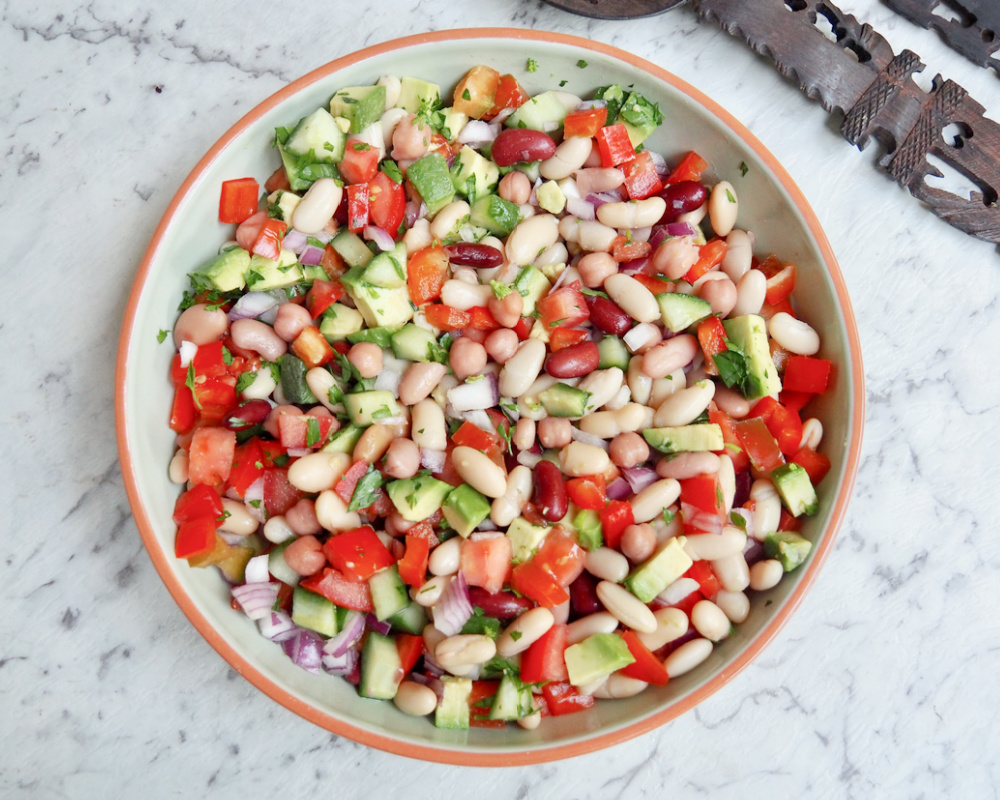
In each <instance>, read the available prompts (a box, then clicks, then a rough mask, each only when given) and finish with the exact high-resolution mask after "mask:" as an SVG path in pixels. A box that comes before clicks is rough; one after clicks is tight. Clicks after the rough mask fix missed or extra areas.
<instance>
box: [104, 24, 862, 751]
mask: <svg viewBox="0 0 1000 800" xmlns="http://www.w3.org/2000/svg"><path fill="white" fill-rule="evenodd" d="M495 38H500V39H520V40H524V41H542V42H546V43H555V44H564V45H568V46H572V47H575V48H581V49H587V50H591V51H594V52H597V53H601V54H604V55H606V56H610V57H612V58H615V59H617V60H619V61H623V62H625V63H627V64H630V65H631V66H633V67H635V68H637V69H639V70H642V71H644V72H647V73H650V74H652V75H654V76H656V77H657V78H659V79H660V80H662V81H664V82H665V83H668V84H670V85H671V86H672V87H673V88H674V89H676V90H677V91H679V92H680V93H681V94H683V95H686V96H687V97H690V98H691V99H693V100H695V101H697V102H698V103H700V104H701V106H702V107H703V108H705V109H706V110H707V111H708V112H710V113H711V114H712V115H714V116H715V117H717V118H718V119H719V120H720V121H721V122H722V123H723V124H724V125H725V126H727V127H728V128H730V129H731V130H732V131H734V132H735V133H737V134H738V135H739V136H740V138H741V139H742V140H743V142H744V143H745V144H746V145H747V146H748V147H750V148H751V149H752V150H753V151H754V152H755V153H756V154H757V156H758V157H759V158H760V159H761V160H762V161H763V162H764V163H766V164H767V166H768V168H769V169H770V171H771V173H772V175H773V176H774V178H775V179H776V180H777V182H778V183H779V184H780V185H781V186H782V188H783V189H784V190H785V191H786V192H787V193H788V194H789V196H790V197H791V199H792V201H793V202H794V204H795V206H796V208H797V209H798V211H799V213H800V214H801V215H802V217H803V218H804V220H805V222H806V225H807V227H808V229H809V232H810V234H811V235H812V237H813V240H814V241H815V243H816V246H817V247H818V249H819V251H820V253H821V254H822V257H823V261H824V262H825V264H826V266H827V268H828V270H829V275H830V279H831V280H832V282H833V285H834V288H835V290H836V295H837V299H838V301H839V305H840V309H841V311H842V314H843V322H844V327H845V329H846V333H847V344H848V353H849V355H850V360H851V364H850V374H851V381H852V385H853V389H854V391H853V396H852V399H853V406H854V407H853V413H852V414H851V419H850V420H849V425H850V438H849V440H848V442H847V455H846V458H845V464H844V478H843V484H842V485H841V487H840V492H839V493H838V495H837V498H836V501H835V503H834V508H833V510H832V513H831V515H830V523H829V526H828V527H827V529H826V530H825V531H824V536H823V538H822V541H821V542H820V543H819V545H818V547H817V548H816V550H815V551H814V553H813V555H812V557H811V558H810V560H809V563H808V564H807V566H806V568H805V573H804V574H803V575H802V577H801V578H800V580H799V582H798V584H797V585H796V587H795V588H794V590H793V591H792V593H791V594H790V595H789V597H788V599H787V600H786V601H785V604H784V606H783V607H782V608H781V610H780V611H779V612H778V613H777V614H776V615H775V617H774V618H773V619H772V620H771V621H770V622H769V623H768V624H767V625H766V626H765V627H764V628H763V630H762V631H761V632H760V634H758V635H757V636H756V637H755V638H754V640H753V641H752V642H751V643H750V644H749V645H748V646H747V647H746V648H745V649H744V650H743V651H742V652H741V653H739V654H738V655H737V657H736V658H735V659H734V660H733V661H732V662H730V663H729V664H728V665H727V666H726V668H725V669H723V670H722V671H720V672H719V673H718V674H717V675H715V676H714V677H713V678H711V679H710V680H708V681H706V683H704V684H703V685H702V686H700V687H698V688H697V689H695V690H694V691H692V692H691V693H690V694H688V695H686V696H684V697H681V698H679V699H678V700H677V701H676V702H673V703H671V704H670V705H669V706H667V707H666V708H664V709H662V710H660V711H658V712H656V713H654V714H651V715H649V716H648V717H645V718H643V719H640V720H637V721H635V722H633V723H630V724H628V725H626V726H623V727H621V728H619V729H616V730H613V731H609V732H606V733H598V734H597V735H595V736H593V737H591V738H588V739H584V740H577V741H573V742H571V743H568V744H563V745H554V746H544V745H541V746H539V747H536V748H532V749H529V750H503V751H496V752H488V751H482V750H462V749H452V748H449V747H434V746H429V745H420V744H413V743H410V742H406V741H402V740H399V739H394V738H392V737H390V736H385V735H382V734H378V733H373V732H371V731H368V730H365V729H363V728H359V727H356V726H355V725H353V724H351V723H350V722H347V721H345V720H343V719H340V718H339V717H336V716H334V715H331V714H328V713H326V712H323V711H320V710H318V709H317V708H315V707H314V706H311V705H309V704H308V703H306V702H303V701H302V700H300V699H299V698H298V697H296V696H294V695H293V694H291V693H290V692H287V691H285V690H284V689H282V688H281V687H280V686H278V685H277V684H276V683H275V682H274V681H273V680H272V679H270V678H269V677H267V676H266V675H264V674H263V673H262V672H261V671H260V669H258V668H257V667H256V666H254V665H253V664H252V663H250V662H249V661H248V660H247V659H246V658H244V657H243V656H242V655H241V654H240V653H238V652H237V651H236V649H235V648H234V647H233V646H232V645H230V644H229V643H228V642H227V641H226V640H225V639H224V638H223V637H222V636H221V635H220V634H219V632H218V631H217V630H216V629H215V628H214V627H213V626H212V624H211V623H210V622H209V621H208V620H207V619H206V618H205V617H204V616H203V615H202V614H201V612H200V611H199V610H198V609H197V608H196V607H195V605H194V603H193V601H192V600H191V598H190V597H188V595H187V593H186V592H185V590H184V588H183V587H182V586H181V584H180V582H179V580H178V579H177V576H176V575H175V574H174V572H173V569H172V563H171V559H170V558H169V556H167V555H166V554H165V553H164V552H163V550H162V548H161V547H160V545H159V542H158V541H157V539H156V537H155V535H154V533H153V528H152V524H151V522H150V519H149V516H148V515H147V513H146V509H145V507H144V505H143V503H142V502H141V498H140V497H139V492H138V487H137V482H136V477H135V475H134V467H133V463H132V455H131V450H130V447H129V438H128V431H127V430H126V424H125V422H126V402H125V385H126V374H127V369H128V355H129V351H130V349H131V345H132V336H133V330H132V329H133V326H134V324H135V319H136V311H137V307H138V304H139V298H140V296H141V294H142V290H143V288H144V286H145V283H146V279H147V277H148V274H149V271H150V267H151V265H152V262H153V260H154V258H155V256H156V254H157V252H158V250H159V247H160V241H161V239H162V238H163V236H164V234H165V233H166V231H167V228H168V227H169V226H170V223H171V220H172V219H173V217H174V215H175V213H176V212H177V209H178V206H179V205H180V204H181V202H182V201H183V200H184V198H185V197H186V195H187V193H188V191H189V190H190V189H191V187H192V186H193V184H194V183H195V182H196V181H197V180H198V179H199V177H200V176H201V174H202V172H204V171H205V170H206V169H207V168H208V166H209V165H210V164H211V163H212V162H213V161H215V159H216V158H217V157H218V156H219V154H220V153H221V152H222V151H223V150H225V149H226V148H227V147H228V146H229V145H230V143H231V142H232V141H233V140H234V139H235V138H236V137H238V136H239V135H240V134H241V133H242V132H243V130H244V129H245V128H246V127H248V126H249V125H250V124H251V123H253V122H254V121H255V120H257V119H258V118H259V117H260V116H261V115H263V114H264V113H265V112H267V111H270V110H271V109H272V108H274V107H275V106H277V105H278V104H280V103H282V102H283V101H284V100H286V99H288V98H289V97H291V96H293V95H294V94H296V93H297V92H299V91H301V90H302V89H304V88H306V87H307V86H310V85H311V84H313V83H315V82H316V81H319V80H322V79H324V78H326V77H327V76H329V75H331V74H332V73H334V72H336V71H338V70H340V69H343V68H345V67H348V66H351V65H353V64H355V63H357V62H359V61H363V60H366V59H369V58H372V57H374V56H378V55H382V54H384V53H388V52H392V51H394V50H400V49H403V48H406V47H411V46H414V45H422V44H428V43H433V42H441V41H449V42H450V41H454V40H456V39H495ZM115 390H116V391H115V418H116V420H115V424H116V431H117V437H118V455H119V459H120V461H121V464H122V475H123V478H124V481H125V489H126V492H127V494H128V498H129V503H130V505H131V507H132V511H133V514H134V517H135V521H136V525H137V527H138V528H139V532H140V534H141V535H142V538H143V542H144V543H145V545H146V550H147V552H148V553H149V555H150V558H151V559H152V561H153V565H154V566H155V567H156V571H157V572H158V573H159V575H160V578H161V579H162V580H163V582H164V584H165V585H166V587H167V589H168V591H169V592H170V594H171V595H172V596H173V598H174V600H175V601H176V603H177V605H178V606H180V609H181V611H182V612H183V613H184V615H185V616H186V617H187V618H188V620H189V621H190V622H191V623H192V624H193V625H194V627H195V628H196V629H197V630H198V632H199V633H200V634H201V635H202V636H203V637H204V638H205V639H206V640H207V641H208V643H209V644H210V645H211V646H212V647H213V648H214V649H215V650H216V651H217V652H218V653H219V655H221V656H222V657H223V658H224V659H225V660H226V661H227V662H228V663H229V664H230V665H231V666H232V667H233V668H234V669H235V670H236V671H237V672H238V673H239V674H240V675H242V676H243V677H244V678H246V679H247V680H248V681H250V683H252V684H253V685H254V686H255V687H257V688H258V689H260V690H261V691H262V692H264V693H265V694H266V695H267V696H269V697H270V698H271V699H273V700H275V701H277V702H278V703H280V704H281V705H283V706H285V707H286V708H287V709H289V710H290V711H293V712H295V713H296V714H298V715H299V716H301V717H303V718H305V719H307V720H309V721H310V722H312V723H314V724H316V725H318V726H319V727H321V728H325V729H326V730H329V731H331V732H332V733H335V734H337V735H340V736H344V737H346V738H349V739H351V740H353V741H356V742H359V743H360V744H364V745H367V746H369V747H374V748H377V749H379V750H384V751H387V752H390V753H394V754H397V755H402V756H407V757H409V758H415V759H423V760H428V761H435V762H440V763H447V764H456V765H462V766H493V767H496V766H518V765H525V764H537V763H543V762H548V761H555V760H559V759H564V758H570V757H573V756H578V755H583V754H585V753H590V752H593V751H595V750H599V749H604V748H606V747H611V746H614V745H616V744H620V743H622V742H624V741H627V740H628V739H631V738H633V737H635V736H639V735H641V734H643V733H647V732H649V731H651V730H653V729H655V728H658V727H660V726H662V725H664V724H665V723H667V722H669V721H670V720H672V719H674V718H676V717H678V716H680V715H681V714H684V713H686V712H688V711H690V710H691V709H692V708H694V707H695V706H696V705H698V704H699V703H700V702H701V701H702V700H704V699H706V698H707V697H709V696H710V695H712V694H714V693H715V692H716V691H718V690H719V689H720V688H722V686H724V685H725V684H726V683H728V682H729V681H730V680H731V679H732V678H734V677H735V676H736V675H737V674H738V673H740V672H741V671H742V670H743V669H744V668H745V667H746V666H747V665H748V664H749V663H750V662H751V661H753V660H754V659H755V658H756V657H757V655H758V654H759V653H760V651H761V650H763V649H764V648H765V647H766V646H767V645H768V644H769V643H770V642H771V641H772V640H773V639H774V637H775V636H776V635H777V634H778V632H779V631H780V630H781V628H782V627H783V626H784V625H785V623H786V622H787V621H788V619H789V617H790V616H791V615H792V613H793V612H794V611H795V609H796V608H797V607H798V605H799V604H800V603H801V601H802V599H803V597H804V596H805V593H806V591H807V590H808V589H809V588H810V586H811V585H812V583H813V581H814V580H815V579H816V576H817V575H818V573H819V570H820V568H821V567H822V565H823V563H824V562H825V561H826V558H827V556H828V555H829V551H830V550H831V548H832V546H833V542H834V540H835V538H836V534H837V531H838V530H839V528H840V525H841V523H842V521H843V518H844V515H845V514H846V510H847V505H848V501H849V499H850V496H851V494H852V492H853V488H854V482H855V479H856V477H857V471H858V464H859V460H860V454H861V435H862V429H863V422H864V408H865V394H864V370H863V367H862V362H861V345H860V338H859V336H858V330H857V323H856V321H855V319H854V314H853V311H852V309H851V304H850V299H849V296H848V292H847V286H846V284H845V283H844V278H843V275H842V274H841V271H840V268H839V266H838V264H837V260H836V257H835V256H834V254H833V250H832V248H831V247H830V243H829V241H828V240H827V238H826V235H825V234H824V232H823V230H822V228H821V226H820V224H819V220H818V218H817V217H816V214H815V212H814V211H813V210H812V208H811V207H810V205H809V203H808V201H807V200H806V198H805V196H804V195H803V194H802V192H801V191H800V190H799V188H798V187H797V186H796V185H795V183H794V182H793V181H792V179H791V177H790V176H789V175H788V173H787V172H786V171H785V170H784V168H783V167H782V166H781V164H780V163H779V162H778V160H777V159H776V158H775V157H774V156H773V155H772V154H771V153H770V152H769V151H768V150H767V148H766V147H764V145H763V144H762V143H761V142H760V141H759V140H758V139H757V138H756V137H755V136H754V135H753V134H752V133H751V132H750V131H749V130H748V129H747V128H746V127H745V126H744V125H743V124H742V123H741V122H739V121H738V120H737V119H736V118H735V117H733V116H732V115H731V114H730V113H729V112H728V111H726V110H725V109H724V108H722V107H721V106H720V105H719V104H718V103H716V102H715V101H714V100H712V99H711V98H710V97H708V96H707V95H705V94H704V93H702V92H701V91H699V90H698V89H696V88H694V87H693V86H691V85H690V84H688V83H687V82H686V81H683V80H681V79H680V78H678V77H677V76H675V75H673V74H672V73H670V72H668V71H666V70H664V69H663V68H661V67H659V66H657V65H655V64H653V63H651V62H649V61H646V60H645V59H643V58H640V57H639V56H636V55H633V54H631V53H628V52H625V51H623V50H620V49H618V48H616V47H612V46H610V45H606V44H603V43H602V42H597V41H593V40H590V39H581V38H578V37H576V36H571V35H567V34H561V33H551V32H544V31H534V30H524V29H519V28H460V29H455V30H444V31H435V32H432V33H422V34H416V35H413V36H407V37H403V38H401V39H394V40H392V41H389V42H384V43H382V44H378V45H373V46H371V47H367V48H365V49H363V50H359V51H357V52H354V53H351V54H349V55H346V56H343V57H341V58H338V59H336V60H334V61H331V62H329V63H328V64H325V65H324V66H322V67H319V68H318V69H315V70H313V71H312V72H310V73H308V74H306V75H304V76H303V77H301V78H299V79H298V80H296V81H294V82H293V83H291V84H289V85H288V86H286V87H285V88H283V89H281V90H279V91H278V92H276V93H275V94H273V95H271V96H270V97H269V98H267V99H266V100H264V101H263V102H262V103H260V104H259V105H258V106H256V107H255V108H254V109H253V110H252V111H250V112H249V113H247V114H246V115H245V116H244V117H243V118H242V119H240V120H239V121H238V122H237V123H236V124H235V125H234V126H233V127H231V128H230V129H229V130H228V131H227V132H226V133H225V134H224V135H223V136H222V137H221V138H220V139H219V141H218V142H216V143H215V145H213V147H212V148H211V149H210V150H209V151H208V152H207V153H206V154H205V155H204V157H202V159H201V160H200V161H199V162H198V163H197V165H196V166H195V167H194V169H193V170H192V171H191V173H190V174H189V175H188V176H187V178H186V179H185V180H184V183H183V184H181V186H180V188H179V189H178V190H177V193H176V194H175V195H174V197H173V199H172V200H171V202H170V205H169V206H168V207H167V210H166V213H165V214H164V216H163V218H162V219H161V221H160V224H159V225H158V226H157V228H156V232H155V233H154V234H153V238H152V241H151V242H150V244H149V247H148V248H147V250H146V253H145V255H144V256H143V259H142V263H141V265H140V267H139V271H138V273H137V275H136V278H135V282H134V283H133V287H132V291H131V293H130V295H129V300H128V306H127V307H126V310H125V317H124V320H123V323H122V332H121V338H120V342H119V347H118V356H117V366H116V375H115Z"/></svg>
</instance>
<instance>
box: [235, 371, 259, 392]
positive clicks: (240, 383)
mask: <svg viewBox="0 0 1000 800" xmlns="http://www.w3.org/2000/svg"><path fill="white" fill-rule="evenodd" d="M256 379H257V373H256V372H254V371H253V370H247V371H246V372H241V373H240V376H239V377H238V378H237V379H236V394H241V393H242V392H243V391H245V390H246V389H248V388H250V384H252V383H253V382H254V381H255V380H256Z"/></svg>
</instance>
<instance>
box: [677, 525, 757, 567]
mask: <svg viewBox="0 0 1000 800" xmlns="http://www.w3.org/2000/svg"><path fill="white" fill-rule="evenodd" d="M746 543H747V535H746V534H745V533H744V532H743V531H741V530H740V529H739V528H737V527H736V526H735V525H724V526H723V527H722V533H695V534H692V535H690V536H688V537H686V539H685V541H684V552H685V553H687V554H688V555H689V556H691V559H692V560H694V561H699V560H704V561H713V560H715V559H717V558H725V557H726V556H731V555H733V554H734V553H742V552H743V548H744V547H746Z"/></svg>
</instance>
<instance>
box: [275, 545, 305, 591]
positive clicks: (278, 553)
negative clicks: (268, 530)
mask: <svg viewBox="0 0 1000 800" xmlns="http://www.w3.org/2000/svg"><path fill="white" fill-rule="evenodd" d="M294 541H295V539H289V540H288V541H287V542H282V543H281V544H279V545H277V546H276V547H275V548H274V549H273V550H272V551H271V552H270V553H268V554H267V571H268V572H270V573H271V574H272V575H273V576H274V577H275V578H277V579H278V580H279V581H281V582H282V583H287V584H288V585H289V586H296V585H297V584H298V582H299V573H297V572H296V571H295V570H294V569H292V568H291V567H290V566H288V562H287V561H285V548H287V547H288V545H290V544H291V543H292V542H294Z"/></svg>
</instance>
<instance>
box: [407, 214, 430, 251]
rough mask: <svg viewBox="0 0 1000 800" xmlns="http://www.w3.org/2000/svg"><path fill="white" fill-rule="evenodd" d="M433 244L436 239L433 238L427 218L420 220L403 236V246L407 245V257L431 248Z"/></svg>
mask: <svg viewBox="0 0 1000 800" xmlns="http://www.w3.org/2000/svg"><path fill="white" fill-rule="evenodd" d="M433 243H434V237H433V236H431V223H430V220H429V219H427V218H424V219H418V220H417V221H416V222H414V223H413V225H411V226H410V229H409V230H408V231H407V232H406V233H404V234H403V244H405V245H406V253H407V255H413V254H414V253H416V252H417V251H418V250H423V249H424V248H425V247H430V246H431V244H433Z"/></svg>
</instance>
